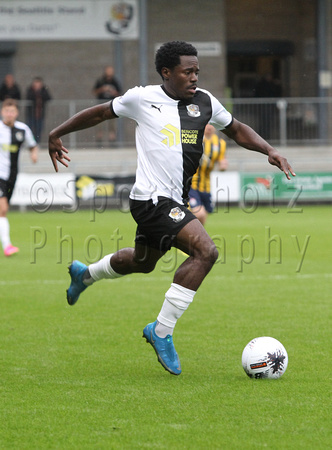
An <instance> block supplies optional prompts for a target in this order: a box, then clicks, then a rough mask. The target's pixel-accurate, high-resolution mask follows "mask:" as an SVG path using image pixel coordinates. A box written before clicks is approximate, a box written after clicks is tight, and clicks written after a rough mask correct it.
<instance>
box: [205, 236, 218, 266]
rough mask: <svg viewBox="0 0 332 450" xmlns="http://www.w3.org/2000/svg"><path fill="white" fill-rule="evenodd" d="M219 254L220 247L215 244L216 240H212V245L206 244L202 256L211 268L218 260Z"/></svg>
mask: <svg viewBox="0 0 332 450" xmlns="http://www.w3.org/2000/svg"><path fill="white" fill-rule="evenodd" d="M218 256H219V252H218V249H217V247H216V246H215V244H214V242H211V243H210V245H207V246H204V248H203V249H202V253H201V256H200V258H201V260H202V262H203V263H204V264H205V265H206V266H207V267H209V268H211V267H212V266H213V264H214V263H215V262H216V261H217V259H218Z"/></svg>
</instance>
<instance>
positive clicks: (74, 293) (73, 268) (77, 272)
mask: <svg viewBox="0 0 332 450" xmlns="http://www.w3.org/2000/svg"><path fill="white" fill-rule="evenodd" d="M86 269H87V266H86V265H85V264H83V263H81V262H80V261H73V262H72V263H71V265H70V266H69V274H70V276H71V283H70V286H69V289H67V302H68V303H69V305H75V303H76V302H77V300H78V297H79V296H80V294H81V293H82V292H83V291H84V290H85V289H86V288H87V287H88V286H86V285H85V284H84V283H83V275H84V273H85V271H86Z"/></svg>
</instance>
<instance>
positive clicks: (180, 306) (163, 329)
mask: <svg viewBox="0 0 332 450" xmlns="http://www.w3.org/2000/svg"><path fill="white" fill-rule="evenodd" d="M195 294H196V291H192V290H191V289H188V288H185V287H183V286H180V285H179V284H176V283H172V284H171V287H170V288H169V289H168V291H167V292H166V294H165V301H164V303H163V306H162V308H161V310H160V313H159V315H158V317H157V321H158V322H157V326H156V334H157V336H159V337H166V336H167V335H168V334H170V335H172V334H173V330H174V327H175V324H176V322H177V320H178V319H179V318H180V317H181V316H182V314H183V313H184V312H185V310H186V309H187V308H188V307H189V305H190V303H191V302H192V301H193V300H194V296H195Z"/></svg>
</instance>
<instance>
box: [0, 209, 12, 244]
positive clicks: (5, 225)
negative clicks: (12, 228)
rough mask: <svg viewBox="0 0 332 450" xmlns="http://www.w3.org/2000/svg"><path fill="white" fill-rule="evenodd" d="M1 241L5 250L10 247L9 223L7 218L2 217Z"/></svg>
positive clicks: (0, 226) (0, 220)
mask: <svg viewBox="0 0 332 450" xmlns="http://www.w3.org/2000/svg"><path fill="white" fill-rule="evenodd" d="M0 240H1V244H2V247H3V249H5V248H6V247H7V246H8V245H10V243H11V242H10V237H9V221H8V219H7V217H0Z"/></svg>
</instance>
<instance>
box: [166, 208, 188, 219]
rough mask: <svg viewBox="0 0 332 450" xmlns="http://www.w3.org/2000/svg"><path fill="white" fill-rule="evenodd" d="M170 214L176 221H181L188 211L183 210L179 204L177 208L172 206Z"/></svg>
mask: <svg viewBox="0 0 332 450" xmlns="http://www.w3.org/2000/svg"><path fill="white" fill-rule="evenodd" d="M168 215H169V217H170V218H171V219H173V220H174V222H181V220H182V219H184V217H185V215H186V213H185V212H184V211H182V209H181V208H179V206H177V207H176V208H172V209H171V211H170V213H169V214H168Z"/></svg>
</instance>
